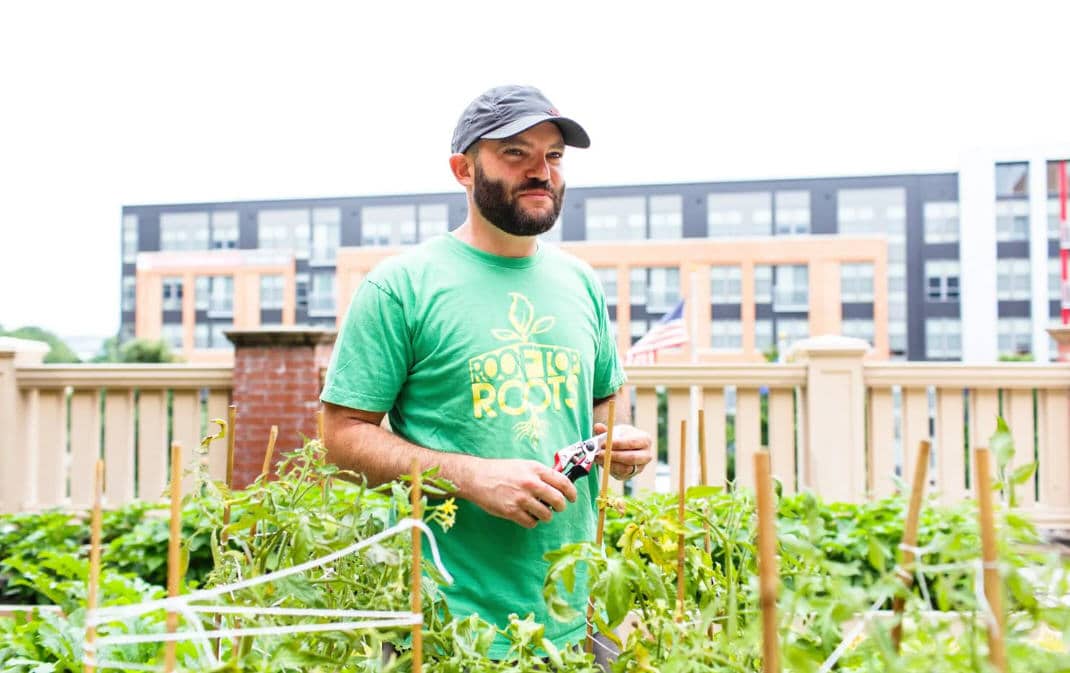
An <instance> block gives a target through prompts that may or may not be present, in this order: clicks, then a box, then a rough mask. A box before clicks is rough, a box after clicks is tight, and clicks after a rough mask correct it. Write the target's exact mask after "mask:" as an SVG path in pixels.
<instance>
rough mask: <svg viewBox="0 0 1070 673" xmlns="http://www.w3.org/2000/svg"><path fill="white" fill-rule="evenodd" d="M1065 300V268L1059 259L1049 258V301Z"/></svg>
mask: <svg viewBox="0 0 1070 673" xmlns="http://www.w3.org/2000/svg"><path fill="white" fill-rule="evenodd" d="M1062 299H1063V266H1062V262H1061V261H1060V260H1059V258H1058V257H1049V258H1048V301H1060V302H1061V301H1062Z"/></svg>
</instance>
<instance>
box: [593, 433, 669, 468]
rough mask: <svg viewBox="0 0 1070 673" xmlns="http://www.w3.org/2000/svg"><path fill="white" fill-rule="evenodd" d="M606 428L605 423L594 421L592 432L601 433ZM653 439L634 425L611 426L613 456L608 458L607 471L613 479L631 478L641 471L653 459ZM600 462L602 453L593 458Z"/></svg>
mask: <svg viewBox="0 0 1070 673" xmlns="http://www.w3.org/2000/svg"><path fill="white" fill-rule="evenodd" d="M606 430H608V428H607V427H606V424H605V423H595V424H594V433H595V434H596V435H597V434H601V433H603V432H605V431H606ZM653 444H654V440H653V439H652V438H651V437H650V433H648V432H645V431H643V430H640V429H639V428H637V427H635V426H634V425H624V424H620V425H614V426H613V456H612V457H611V460H610V465H609V473H610V474H611V475H613V477H614V478H615V479H620V480H621V481H624V480H626V479H631V478H632V477H634V476H635V475H637V474H639V473H640V472H642V471H643V468H644V467H646V465H647V463H649V462H651V461H652V460H654V447H653ZM595 462H597V463H598V464H599V465H601V464H602V455H601V454H600V455H599V456H598V457H597V458H595Z"/></svg>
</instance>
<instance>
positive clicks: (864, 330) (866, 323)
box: [840, 318, 874, 345]
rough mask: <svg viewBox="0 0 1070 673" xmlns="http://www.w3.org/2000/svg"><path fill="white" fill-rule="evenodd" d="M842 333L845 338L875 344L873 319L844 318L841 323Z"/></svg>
mask: <svg viewBox="0 0 1070 673" xmlns="http://www.w3.org/2000/svg"><path fill="white" fill-rule="evenodd" d="M840 332H841V333H842V334H843V336H846V337H851V338H853V339H861V340H863V341H865V342H866V343H868V344H870V345H872V344H873V334H874V330H873V320H872V319H871V318H844V319H843V320H842V321H840Z"/></svg>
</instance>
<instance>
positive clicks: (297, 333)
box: [226, 327, 336, 488]
mask: <svg viewBox="0 0 1070 673" xmlns="http://www.w3.org/2000/svg"><path fill="white" fill-rule="evenodd" d="M226 335H227V338H228V339H230V341H231V342H232V343H233V344H234V393H233V400H234V404H235V405H237V407H238V432H237V435H236V440H235V446H234V486H235V487H236V488H243V487H245V486H247V485H248V484H250V483H252V482H253V481H254V480H255V479H256V478H257V476H259V474H260V470H261V468H262V467H263V462H264V453H265V451H266V450H267V444H268V437H269V435H270V433H271V426H272V425H277V426H279V438H278V441H277V442H276V444H275V462H277V461H278V457H279V456H280V455H281V454H282V453H284V452H286V451H292V450H293V449H295V448H297V447H299V446H301V443H302V439H301V436H302V435H304V436H306V437H315V436H316V410H317V409H319V406H320V403H319V395H320V388H321V384H320V370H321V369H322V368H323V367H325V366H326V365H327V362H328V361H329V360H330V356H331V350H332V348H333V345H334V338H335V335H336V332H335V330H330V329H319V328H312V327H276V328H269V329H250V330H231V331H229V332H226Z"/></svg>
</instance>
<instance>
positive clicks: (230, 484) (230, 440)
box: [215, 404, 238, 659]
mask: <svg viewBox="0 0 1070 673" xmlns="http://www.w3.org/2000/svg"><path fill="white" fill-rule="evenodd" d="M237 425H238V405H236V404H231V405H230V406H228V407H227V491H230V490H231V489H233V488H234V442H235V437H236V433H235V430H236V429H237ZM229 526H230V499H229V495H228V498H227V502H225V503H224V504H223V532H222V533H220V534H219V545H220V546H221V547H224V548H226V546H227V540H229V539H230V530H229V528H228V527H229ZM215 623H216V627H217V628H218V627H220V626H221V625H222V624H223V615H216V617H215ZM215 656H216V659H219V658H221V657H222V656H223V639H222V638H220V639H218V640H216V641H215Z"/></svg>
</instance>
